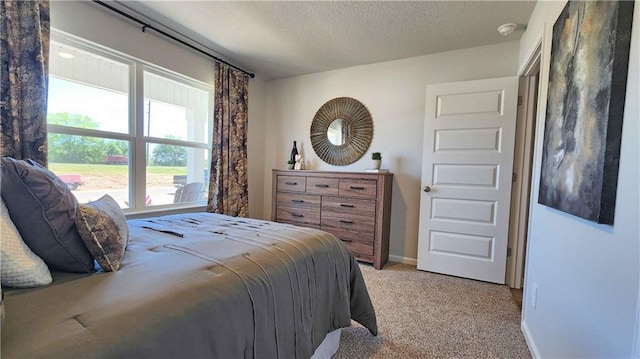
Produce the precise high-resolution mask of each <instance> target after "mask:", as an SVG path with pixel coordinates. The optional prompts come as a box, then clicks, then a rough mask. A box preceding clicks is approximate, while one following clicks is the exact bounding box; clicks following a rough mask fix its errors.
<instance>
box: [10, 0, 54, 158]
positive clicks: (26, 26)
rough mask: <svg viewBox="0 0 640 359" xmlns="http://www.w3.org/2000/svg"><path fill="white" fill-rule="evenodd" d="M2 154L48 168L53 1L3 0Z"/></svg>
mask: <svg viewBox="0 0 640 359" xmlns="http://www.w3.org/2000/svg"><path fill="white" fill-rule="evenodd" d="M0 59H1V64H2V69H1V74H0V91H1V92H0V130H1V131H2V137H1V141H0V152H1V154H2V156H11V157H14V158H18V159H32V160H34V161H36V162H39V163H40V164H42V165H43V166H46V165H47V76H48V72H49V2H48V1H45V0H35V1H22V0H2V1H1V2H0Z"/></svg>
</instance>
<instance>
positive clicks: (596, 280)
mask: <svg viewBox="0 0 640 359" xmlns="http://www.w3.org/2000/svg"><path fill="white" fill-rule="evenodd" d="M563 7H564V2H547V1H541V2H538V3H537V5H536V8H535V10H534V12H533V14H532V16H531V19H530V21H529V25H528V28H527V32H526V33H525V35H524V36H523V37H522V39H521V49H520V68H522V67H523V66H524V63H525V61H526V58H527V55H528V54H530V53H531V51H532V50H533V48H534V47H535V45H536V44H537V43H538V41H539V39H540V38H541V36H543V34H544V42H543V58H542V68H541V70H542V72H541V77H540V81H541V82H540V89H541V90H540V107H539V108H540V111H539V114H538V123H537V129H536V136H537V137H536V147H535V162H534V178H533V191H532V205H531V222H530V226H529V228H530V232H529V241H528V249H527V259H526V263H527V269H526V275H525V298H524V306H523V322H522V328H523V331H524V332H525V336H526V338H527V340H528V342H529V346H530V348H531V349H532V351H533V353H534V355H535V356H538V357H542V358H558V357H582V358H585V357H592V358H593V357H608V358H612V357H627V358H628V357H633V356H634V344H635V341H637V340H638V339H637V335H636V332H635V331H636V327H637V325H638V323H637V322H638V306H639V304H640V303H639V297H638V295H639V294H638V290H639V288H638V286H639V281H640V277H639V272H640V267H639V260H640V259H639V258H640V246H639V242H640V239H639V233H640V231H639V226H638V222H639V220H640V211H639V206H640V204H639V203H640V194H639V187H640V185H639V183H640V177H639V175H638V168H639V167H640V166H639V157H640V156H638V154H639V153H640V149H639V147H638V142H639V140H640V138H639V137H640V136H639V132H640V129H639V126H638V118H640V113H639V110H638V102H639V100H640V92H639V89H638V86H639V83H640V64H639V63H638V60H639V59H640V56H639V55H640V54H639V45H640V33H639V31H640V3H639V2H638V1H636V3H635V13H634V19H633V21H634V28H633V34H632V45H631V55H630V63H629V76H628V80H627V94H626V104H625V113H624V125H623V134H622V149H621V156H620V171H619V178H618V189H617V201H616V211H615V224H614V226H607V225H598V224H595V223H593V222H589V221H586V220H583V219H580V218H578V217H575V216H572V215H569V214H566V213H563V212H560V211H557V210H554V209H551V208H548V207H545V206H542V205H539V204H538V203H537V198H538V190H539V183H540V165H541V155H540V153H541V152H540V151H541V149H542V141H543V133H544V115H545V111H546V96H547V87H548V76H549V71H548V70H549V61H550V60H549V58H550V51H551V50H550V44H551V31H552V27H553V24H554V23H555V20H556V18H557V16H558V15H559V14H560V12H561V11H562V9H563ZM536 285H537V286H538V298H537V305H536V307H535V308H534V307H533V301H532V298H531V296H532V292H533V290H532V288H533V287H534V286H536ZM637 353H638V352H636V354H637Z"/></svg>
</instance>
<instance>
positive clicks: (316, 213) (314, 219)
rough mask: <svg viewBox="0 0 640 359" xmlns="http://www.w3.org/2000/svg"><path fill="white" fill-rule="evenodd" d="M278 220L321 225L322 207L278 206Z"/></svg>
mask: <svg viewBox="0 0 640 359" xmlns="http://www.w3.org/2000/svg"><path fill="white" fill-rule="evenodd" d="M276 221H277V222H287V223H293V224H301V225H315V226H319V225H320V207H318V208H316V209H310V208H296V207H288V206H278V210H277V211H276Z"/></svg>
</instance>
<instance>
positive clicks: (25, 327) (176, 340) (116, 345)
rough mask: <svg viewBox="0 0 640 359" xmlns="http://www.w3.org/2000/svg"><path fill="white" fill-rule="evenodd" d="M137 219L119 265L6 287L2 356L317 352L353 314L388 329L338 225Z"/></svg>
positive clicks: (209, 217)
mask: <svg viewBox="0 0 640 359" xmlns="http://www.w3.org/2000/svg"><path fill="white" fill-rule="evenodd" d="M129 227H130V232H131V236H130V241H129V245H128V247H127V250H126V252H125V255H124V258H123V261H122V264H121V268H120V270H119V271H117V272H101V273H94V274H71V273H53V275H54V282H53V283H52V284H50V285H48V286H45V287H41V288H36V289H28V290H24V289H23V290H13V291H9V292H7V293H6V296H5V310H6V315H5V321H4V325H3V327H2V343H1V344H2V345H1V347H2V353H1V354H2V358H12V357H100V358H117V357H120V358H121V357H127V358H133V357H137V358H143V357H144V358H151V357H154V358H161V357H167V358H178V357H179V358H186V357H189V358H199V357H207V358H309V357H311V355H312V354H313V352H314V350H315V349H316V348H317V347H318V345H320V343H321V342H322V340H323V339H324V337H325V335H326V334H327V333H329V332H331V331H333V330H335V329H338V328H342V327H348V326H350V323H351V319H353V320H355V321H357V322H359V323H361V324H362V325H364V326H366V327H367V328H368V329H369V331H370V332H371V333H372V334H374V335H375V334H377V326H376V317H375V312H374V309H373V306H372V305H371V301H370V298H369V295H368V293H367V290H366V287H365V284H364V281H363V278H362V274H361V273H360V269H359V267H358V265H357V263H356V261H355V260H354V258H353V255H352V254H351V253H350V252H349V251H348V249H346V247H345V246H344V245H343V244H342V243H341V242H340V241H339V240H337V239H336V238H335V237H334V236H332V235H331V234H328V233H326V232H323V231H320V230H316V229H310V228H303V227H296V226H291V225H287V224H280V223H274V222H268V221H261V220H253V219H244V218H243V219H238V218H233V217H228V216H224V215H218V214H211V213H192V214H184V215H172V216H164V217H155V218H150V219H138V220H130V221H129Z"/></svg>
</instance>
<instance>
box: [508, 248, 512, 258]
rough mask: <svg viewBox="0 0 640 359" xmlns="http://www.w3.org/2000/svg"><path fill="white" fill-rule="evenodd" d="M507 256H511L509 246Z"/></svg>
mask: <svg viewBox="0 0 640 359" xmlns="http://www.w3.org/2000/svg"><path fill="white" fill-rule="evenodd" d="M507 257H511V248H509V247H507Z"/></svg>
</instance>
